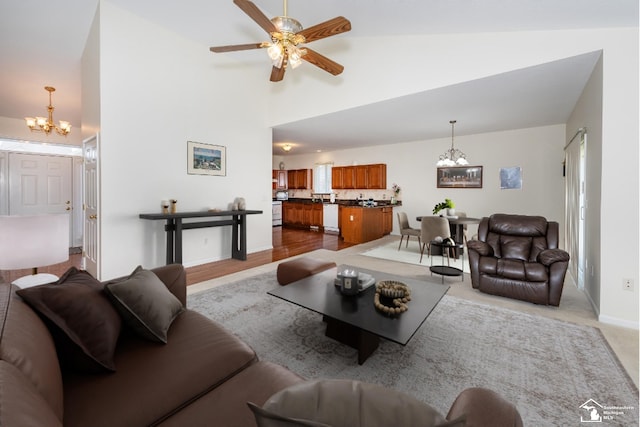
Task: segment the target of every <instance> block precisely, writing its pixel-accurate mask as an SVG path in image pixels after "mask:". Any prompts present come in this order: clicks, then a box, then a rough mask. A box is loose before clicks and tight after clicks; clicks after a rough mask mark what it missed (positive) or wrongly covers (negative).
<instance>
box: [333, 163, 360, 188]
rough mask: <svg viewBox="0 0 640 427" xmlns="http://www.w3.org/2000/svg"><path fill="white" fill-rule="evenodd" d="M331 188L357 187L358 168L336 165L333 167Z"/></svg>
mask: <svg viewBox="0 0 640 427" xmlns="http://www.w3.org/2000/svg"><path fill="white" fill-rule="evenodd" d="M331 188H333V189H334V190H347V189H353V188H357V187H356V170H355V168H354V167H353V166H334V167H332V168H331Z"/></svg>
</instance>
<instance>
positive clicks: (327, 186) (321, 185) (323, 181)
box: [313, 163, 333, 194]
mask: <svg viewBox="0 0 640 427" xmlns="http://www.w3.org/2000/svg"><path fill="white" fill-rule="evenodd" d="M332 166H333V163H316V164H315V166H314V167H313V192H314V193H316V194H331V167H332Z"/></svg>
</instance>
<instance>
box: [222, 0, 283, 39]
mask: <svg viewBox="0 0 640 427" xmlns="http://www.w3.org/2000/svg"><path fill="white" fill-rule="evenodd" d="M233 2H234V3H235V4H236V6H238V7H239V8H240V9H242V11H243V12H244V13H246V14H247V15H249V18H251V19H253V20H254V21H255V22H256V24H258V25H260V26H261V27H262V28H263V29H264V30H265V31H266V32H267V33H275V32H278V28H276V26H275V25H274V24H273V22H271V20H270V19H269V18H267V17H266V15H265V14H264V13H262V11H261V10H260V9H258V6H256V5H255V4H253V2H250V1H249V0H233Z"/></svg>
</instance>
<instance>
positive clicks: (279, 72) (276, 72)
mask: <svg viewBox="0 0 640 427" xmlns="http://www.w3.org/2000/svg"><path fill="white" fill-rule="evenodd" d="M285 69H286V68H285V66H284V64H282V67H280V68H278V67H276V66H274V67H273V68H271V78H270V79H269V80H271V81H272V82H279V81H281V80H282V79H283V78H284V71H285Z"/></svg>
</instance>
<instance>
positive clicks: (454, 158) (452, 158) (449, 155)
mask: <svg viewBox="0 0 640 427" xmlns="http://www.w3.org/2000/svg"><path fill="white" fill-rule="evenodd" d="M449 123H451V148H449V149H448V150H447V151H445V152H444V154H441V155H440V159H438V162H437V163H436V166H438V167H447V166H466V165H468V164H469V162H468V161H467V155H466V154H464V153H463V152H462V151H460V150H459V149H457V148H455V147H454V146H453V134H454V126H455V124H456V120H449Z"/></svg>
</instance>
